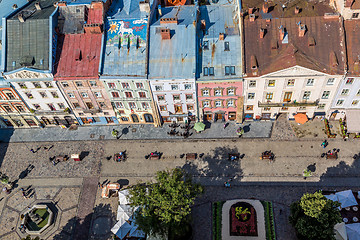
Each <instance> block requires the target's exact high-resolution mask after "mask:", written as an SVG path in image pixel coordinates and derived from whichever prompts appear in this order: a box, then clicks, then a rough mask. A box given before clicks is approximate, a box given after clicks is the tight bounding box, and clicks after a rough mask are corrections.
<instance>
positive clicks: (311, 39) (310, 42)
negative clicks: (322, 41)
mask: <svg viewBox="0 0 360 240" xmlns="http://www.w3.org/2000/svg"><path fill="white" fill-rule="evenodd" d="M315 44H316V43H315V39H314V38H313V37H308V46H309V47H313V46H315Z"/></svg>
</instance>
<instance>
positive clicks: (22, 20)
mask: <svg viewBox="0 0 360 240" xmlns="http://www.w3.org/2000/svg"><path fill="white" fill-rule="evenodd" d="M17 17H18V19H19V21H20V22H25V18H24V15H23V14H22V13H19V14H18V15H17Z"/></svg>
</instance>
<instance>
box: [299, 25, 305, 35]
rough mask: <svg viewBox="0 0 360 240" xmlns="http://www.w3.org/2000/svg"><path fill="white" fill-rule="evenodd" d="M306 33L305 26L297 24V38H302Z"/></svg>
mask: <svg viewBox="0 0 360 240" xmlns="http://www.w3.org/2000/svg"><path fill="white" fill-rule="evenodd" d="M305 32H306V25H305V24H299V37H303V36H304V35H305Z"/></svg>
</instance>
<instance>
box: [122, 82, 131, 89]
mask: <svg viewBox="0 0 360 240" xmlns="http://www.w3.org/2000/svg"><path fill="white" fill-rule="evenodd" d="M121 86H122V87H123V88H130V85H129V83H124V82H123V83H121Z"/></svg>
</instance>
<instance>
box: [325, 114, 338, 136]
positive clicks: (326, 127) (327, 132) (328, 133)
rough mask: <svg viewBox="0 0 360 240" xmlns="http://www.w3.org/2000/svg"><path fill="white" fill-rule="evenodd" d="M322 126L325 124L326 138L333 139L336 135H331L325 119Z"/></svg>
mask: <svg viewBox="0 0 360 240" xmlns="http://www.w3.org/2000/svg"><path fill="white" fill-rule="evenodd" d="M324 124H325V133H326V135H327V136H328V138H335V137H336V134H332V133H331V131H330V127H329V121H328V120H327V119H326V118H325V119H324Z"/></svg>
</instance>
